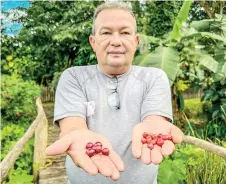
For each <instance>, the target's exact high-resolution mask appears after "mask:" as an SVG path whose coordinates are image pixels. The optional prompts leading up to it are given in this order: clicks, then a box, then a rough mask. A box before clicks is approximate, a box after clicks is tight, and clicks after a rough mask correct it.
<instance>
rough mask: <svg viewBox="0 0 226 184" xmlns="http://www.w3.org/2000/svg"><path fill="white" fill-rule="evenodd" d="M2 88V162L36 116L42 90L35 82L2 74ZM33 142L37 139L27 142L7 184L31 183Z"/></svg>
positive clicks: (10, 173)
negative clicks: (38, 99) (37, 103)
mask: <svg viewBox="0 0 226 184" xmlns="http://www.w3.org/2000/svg"><path fill="white" fill-rule="evenodd" d="M1 88H2V93H1V113H2V114H1V123H2V124H1V125H2V126H1V130H2V136H1V145H2V152H1V160H3V159H4V157H5V156H6V155H7V154H8V153H9V151H11V150H12V148H13V146H14V145H15V143H16V142H17V141H18V140H19V139H20V138H21V137H23V135H24V133H25V132H26V130H27V129H28V128H29V126H30V124H31V123H32V122H33V120H34V119H35V117H36V116H37V107H36V103H35V100H36V98H37V97H38V96H40V94H41V89H40V86H38V85H37V84H36V83H35V82H34V81H24V80H22V79H21V77H19V76H17V75H12V76H8V75H2V80H1ZM33 143H34V138H32V139H30V140H29V141H28V142H27V143H26V145H25V148H24V150H23V152H22V153H21V155H20V156H19V157H18V159H17V160H16V162H15V164H14V167H13V168H12V169H11V171H10V172H9V174H8V178H7V180H6V181H5V182H4V183H9V184H14V183H21V184H23V183H24V184H25V183H26V184H29V183H32V180H33V176H32V172H33V171H32V169H33V168H32V163H33V150H34V145H33Z"/></svg>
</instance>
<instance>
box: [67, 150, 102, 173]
mask: <svg viewBox="0 0 226 184" xmlns="http://www.w3.org/2000/svg"><path fill="white" fill-rule="evenodd" d="M68 154H69V156H70V157H71V158H72V160H73V161H74V163H75V164H76V165H78V166H79V167H81V168H82V169H83V170H85V171H86V172H87V173H89V174H91V175H94V176H95V175H97V174H98V168H97V166H96V165H95V164H94V163H93V161H92V160H91V159H90V157H89V156H88V155H87V154H85V152H83V151H75V150H73V151H68Z"/></svg>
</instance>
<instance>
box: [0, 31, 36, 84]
mask: <svg viewBox="0 0 226 184" xmlns="http://www.w3.org/2000/svg"><path fill="white" fill-rule="evenodd" d="M1 50H2V55H1V58H2V60H1V61H2V63H1V69H2V74H7V75H13V74H16V75H20V76H21V77H22V79H24V80H37V76H36V71H37V69H38V67H40V63H38V62H37V61H36V57H34V56H32V55H31V49H30V47H28V46H26V45H25V44H24V42H23V41H20V40H18V39H17V38H14V37H10V36H7V35H4V34H2V35H1Z"/></svg>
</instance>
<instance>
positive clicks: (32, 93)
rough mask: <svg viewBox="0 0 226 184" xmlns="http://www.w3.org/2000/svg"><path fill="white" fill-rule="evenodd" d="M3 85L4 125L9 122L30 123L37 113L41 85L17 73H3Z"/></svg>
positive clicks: (2, 111) (2, 110) (2, 106)
mask: <svg viewBox="0 0 226 184" xmlns="http://www.w3.org/2000/svg"><path fill="white" fill-rule="evenodd" d="M1 85H2V86H1V88H2V93H1V99H2V100H1V113H2V116H1V118H2V121H1V122H2V126H4V125H5V124H7V122H12V123H15V124H18V123H20V124H26V125H28V124H30V123H31V121H32V120H34V117H35V116H36V114H37V112H36V108H37V107H36V105H35V99H36V98H37V97H38V96H40V94H41V89H40V86H38V85H37V84H36V83H35V82H34V81H23V80H22V79H21V78H20V77H18V76H16V75H13V76H8V75H2V82H1Z"/></svg>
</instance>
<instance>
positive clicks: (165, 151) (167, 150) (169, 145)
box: [161, 140, 175, 156]
mask: <svg viewBox="0 0 226 184" xmlns="http://www.w3.org/2000/svg"><path fill="white" fill-rule="evenodd" d="M174 150H175V145H174V143H173V142H172V141H168V140H165V142H164V144H163V145H162V148H161V153H162V155H163V156H168V155H170V154H172V153H173V152H174Z"/></svg>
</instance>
